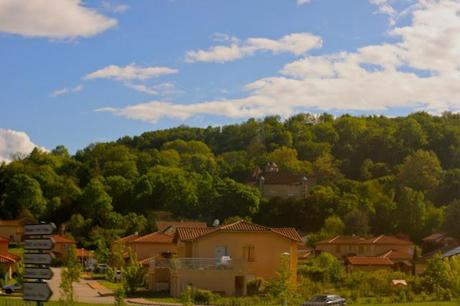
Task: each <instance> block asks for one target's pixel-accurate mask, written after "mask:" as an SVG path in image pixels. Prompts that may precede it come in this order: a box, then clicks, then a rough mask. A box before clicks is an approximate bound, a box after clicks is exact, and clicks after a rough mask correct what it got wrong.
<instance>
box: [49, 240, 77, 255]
mask: <svg viewBox="0 0 460 306" xmlns="http://www.w3.org/2000/svg"><path fill="white" fill-rule="evenodd" d="M72 244H73V245H75V243H68V242H65V243H63V242H57V243H55V244H54V248H53V249H52V250H51V251H52V252H53V253H55V255H57V257H64V256H65V255H66V252H67V249H68V248H69V247H70V246H71V245H72Z"/></svg>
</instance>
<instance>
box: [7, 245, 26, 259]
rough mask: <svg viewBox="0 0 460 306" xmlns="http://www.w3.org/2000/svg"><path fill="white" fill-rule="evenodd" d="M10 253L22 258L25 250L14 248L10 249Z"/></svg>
mask: <svg viewBox="0 0 460 306" xmlns="http://www.w3.org/2000/svg"><path fill="white" fill-rule="evenodd" d="M8 252H10V253H11V254H14V255H18V256H21V257H22V254H24V249H23V248H21V247H19V248H18V247H14V248H9V249H8Z"/></svg>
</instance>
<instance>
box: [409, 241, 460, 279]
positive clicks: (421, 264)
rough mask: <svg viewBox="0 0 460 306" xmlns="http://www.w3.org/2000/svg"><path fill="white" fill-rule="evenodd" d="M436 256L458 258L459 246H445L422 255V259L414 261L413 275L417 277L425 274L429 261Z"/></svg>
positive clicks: (459, 253)
mask: <svg viewBox="0 0 460 306" xmlns="http://www.w3.org/2000/svg"><path fill="white" fill-rule="evenodd" d="M438 254H439V255H440V256H441V258H450V257H454V256H458V255H460V246H445V247H442V248H439V249H436V250H433V251H431V252H429V253H426V254H424V255H423V256H422V257H420V258H418V259H416V260H415V269H414V270H415V274H417V275H419V274H422V273H423V272H425V270H426V267H427V265H428V262H429V261H430V259H432V258H433V257H434V256H436V255H438Z"/></svg>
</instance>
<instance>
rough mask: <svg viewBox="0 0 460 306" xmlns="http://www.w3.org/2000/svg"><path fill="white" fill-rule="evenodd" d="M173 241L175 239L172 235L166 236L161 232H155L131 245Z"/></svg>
mask: <svg viewBox="0 0 460 306" xmlns="http://www.w3.org/2000/svg"><path fill="white" fill-rule="evenodd" d="M173 240H174V237H172V236H170V235H166V234H163V233H161V232H154V233H151V234H148V235H145V236H142V237H139V238H137V239H136V240H133V241H131V243H173Z"/></svg>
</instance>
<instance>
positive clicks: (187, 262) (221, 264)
mask: <svg viewBox="0 0 460 306" xmlns="http://www.w3.org/2000/svg"><path fill="white" fill-rule="evenodd" d="M158 268H167V269H171V270H241V271H242V270H245V269H246V261H244V260H241V259H227V260H222V259H216V258H171V259H164V258H163V259H154V260H152V261H151V262H150V269H158Z"/></svg>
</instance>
